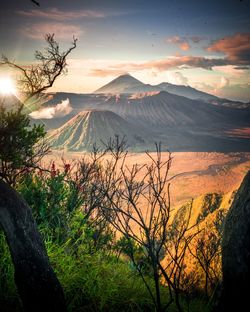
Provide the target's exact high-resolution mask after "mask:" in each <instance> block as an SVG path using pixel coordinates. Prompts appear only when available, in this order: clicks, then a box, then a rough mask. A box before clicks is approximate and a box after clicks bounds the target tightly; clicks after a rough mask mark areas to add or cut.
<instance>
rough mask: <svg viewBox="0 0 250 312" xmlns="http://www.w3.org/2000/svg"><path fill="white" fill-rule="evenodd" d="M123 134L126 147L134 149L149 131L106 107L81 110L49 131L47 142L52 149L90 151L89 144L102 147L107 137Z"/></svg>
mask: <svg viewBox="0 0 250 312" xmlns="http://www.w3.org/2000/svg"><path fill="white" fill-rule="evenodd" d="M116 136H119V138H120V139H122V138H124V139H125V140H126V144H127V146H128V147H133V149H136V148H137V147H138V148H140V146H146V145H147V144H150V143H149V138H150V134H149V133H146V130H145V129H141V128H139V127H137V126H135V125H133V124H130V123H129V122H127V121H126V120H124V119H123V118H122V117H120V116H118V115H117V114H115V113H113V112H111V111H106V110H97V109H94V110H85V111H82V112H80V113H78V114H77V115H76V116H74V117H73V118H72V119H70V120H69V121H68V122H66V123H65V124H64V125H63V126H62V127H60V128H58V129H56V130H54V131H52V132H51V133H50V135H49V137H48V140H49V143H50V144H51V145H52V147H53V148H56V149H67V150H69V151H90V150H93V146H96V147H98V148H101V149H102V148H104V147H105V145H106V144H108V142H109V141H110V139H114V138H115V137H116Z"/></svg>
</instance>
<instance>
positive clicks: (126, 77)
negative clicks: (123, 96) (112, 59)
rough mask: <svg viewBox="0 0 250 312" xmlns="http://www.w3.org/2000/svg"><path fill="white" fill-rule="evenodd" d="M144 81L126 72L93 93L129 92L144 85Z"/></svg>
mask: <svg viewBox="0 0 250 312" xmlns="http://www.w3.org/2000/svg"><path fill="white" fill-rule="evenodd" d="M144 86H145V85H144V83H142V82H141V81H140V80H138V79H136V78H134V77H133V76H131V75H130V74H128V73H126V74H123V75H120V76H118V77H117V78H115V79H113V80H112V81H110V82H109V83H108V84H106V85H105V86H103V87H101V88H100V89H98V90H96V91H95V93H131V92H134V91H136V90H138V89H142V88H143V87H144Z"/></svg>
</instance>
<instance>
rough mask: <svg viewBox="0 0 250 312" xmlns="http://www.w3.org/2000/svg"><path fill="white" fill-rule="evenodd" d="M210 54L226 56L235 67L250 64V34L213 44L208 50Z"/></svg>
mask: <svg viewBox="0 0 250 312" xmlns="http://www.w3.org/2000/svg"><path fill="white" fill-rule="evenodd" d="M207 51H209V52H220V53H223V54H225V56H226V59H228V60H229V61H230V62H231V63H232V64H234V65H249V64H250V33H246V34H236V35H233V36H228V37H225V38H222V39H220V40H217V41H215V42H213V43H212V44H211V45H210V46H209V47H208V48H207Z"/></svg>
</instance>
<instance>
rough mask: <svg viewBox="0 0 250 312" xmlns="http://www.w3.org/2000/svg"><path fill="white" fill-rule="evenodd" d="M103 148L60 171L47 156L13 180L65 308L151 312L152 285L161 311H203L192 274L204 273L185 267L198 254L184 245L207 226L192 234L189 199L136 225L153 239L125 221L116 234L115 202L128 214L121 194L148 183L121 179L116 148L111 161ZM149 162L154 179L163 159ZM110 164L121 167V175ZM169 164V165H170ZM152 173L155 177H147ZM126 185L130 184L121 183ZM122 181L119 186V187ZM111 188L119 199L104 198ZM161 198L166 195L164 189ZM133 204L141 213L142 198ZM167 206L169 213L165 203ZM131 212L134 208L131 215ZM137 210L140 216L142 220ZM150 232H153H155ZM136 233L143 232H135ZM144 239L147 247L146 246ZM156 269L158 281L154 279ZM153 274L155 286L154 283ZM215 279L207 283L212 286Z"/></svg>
mask: <svg viewBox="0 0 250 312" xmlns="http://www.w3.org/2000/svg"><path fill="white" fill-rule="evenodd" d="M109 152H110V151H109ZM107 153H108V151H106V152H105V153H104V152H103V153H98V152H94V154H93V155H91V157H88V158H85V159H83V160H81V162H80V163H79V164H75V165H74V164H68V163H65V162H63V166H62V170H59V169H58V168H56V166H55V164H54V163H52V164H51V165H50V167H49V168H48V169H47V170H48V171H41V170H36V171H32V172H28V171H27V172H26V173H25V174H23V175H22V179H19V180H18V183H17V185H16V186H17V189H18V190H19V192H21V193H22V195H23V196H24V197H25V199H26V200H27V201H28V203H29V205H30V207H31V208H32V210H33V214H34V217H35V219H36V221H37V223H38V226H39V229H40V232H41V234H42V236H43V238H44V241H45V244H46V247H47V251H48V254H49V257H50V260H51V263H52V265H53V268H54V270H55V271H56V273H57V276H58V278H59V279H60V282H61V284H62V286H63V288H64V291H65V294H66V299H67V305H68V309H69V311H83V310H84V309H85V310H89V311H117V310H121V311H154V310H156V307H157V306H156V304H155V298H156V296H157V292H159V294H160V298H161V306H162V307H165V310H166V311H177V310H178V311H180V309H181V310H182V311H186V310H190V311H205V310H206V309H208V307H207V306H206V302H207V301H204V302H203V301H202V300H201V299H200V294H202V291H203V290H202V289H199V287H200V284H199V281H197V279H196V277H197V276H198V277H199V276H202V275H204V274H205V273H206V272H203V270H202V267H200V266H199V263H198V264H197V265H196V267H195V268H194V269H191V270H190V269H189V267H188V265H189V261H190V259H191V262H192V261H194V260H195V261H196V258H195V255H194V256H193V255H192V253H191V252H189V247H190V246H191V243H192V244H194V243H195V242H196V241H198V239H199V238H200V237H201V235H202V233H203V232H204V231H200V232H199V233H198V234H199V235H198V234H197V235H196V232H195V229H194V227H193V228H192V227H190V226H189V219H190V215H191V208H192V204H190V205H186V206H185V207H184V208H185V209H184V208H183V209H181V210H178V212H177V213H175V215H174V216H172V217H171V216H170V217H169V218H167V219H166V220H167V223H164V222H162V219H161V218H160V217H158V219H157V216H158V214H157V212H158V209H155V211H154V212H153V213H154V214H153V217H151V220H152V227H151V228H150V227H147V226H146V227H144V229H142V227H141V228H140V230H141V231H145V235H149V234H150V233H151V232H150V233H149V234H147V231H149V230H150V231H152V236H150V240H146V238H147V236H143V239H142V237H140V236H133V235H132V234H133V230H132V227H131V231H125V230H124V229H126V227H124V228H123V230H124V232H123V233H122V235H121V234H119V235H118V233H117V232H115V231H114V227H113V226H112V224H114V221H115V218H118V214H117V211H118V209H120V210H119V211H120V212H122V211H124V214H125V213H127V212H128V211H130V213H132V210H131V209H130V210H126V209H125V208H126V207H127V206H124V203H125V202H126V201H125V200H124V202H123V205H121V201H120V199H121V198H122V197H121V196H123V199H125V198H127V199H128V197H125V195H128V194H129V193H128V191H129V190H130V191H131V192H134V193H136V190H138V189H137V188H136V187H143V186H145V185H147V190H148V184H146V181H147V180H145V183H144V185H143V184H142V183H139V182H138V181H137V180H136V179H135V180H133V183H127V184H122V183H117V177H118V178H119V179H121V177H122V175H123V174H125V172H124V173H123V172H122V169H121V166H120V163H121V162H119V161H120V160H121V159H119V160H118V161H117V163H116V160H117V156H119V155H121V154H113V156H115V157H116V160H115V161H114V160H113V161H111V162H109V161H107V159H111V158H110V155H109V157H106V156H107V155H106V154H107ZM111 153H113V152H111ZM103 156H105V157H104V161H102V157H103ZM111 156H112V155H111ZM158 157H159V155H158ZM158 160H159V158H158ZM154 164H155V166H156V167H149V169H150V173H149V177H150V179H149V180H148V181H150V183H152V182H151V181H155V180H154V179H152V177H159V175H157V174H159V172H158V173H157V171H154V170H153V168H158V166H161V162H160V161H156V162H155V163H154ZM114 165H115V166H116V165H117V166H118V168H119V169H120V171H118V176H116V174H117V171H116V170H114V168H116V167H114ZM144 169H145V168H144ZM166 169H167V170H168V167H166ZM119 172H120V173H119ZM130 173H131V171H130ZM132 173H133V171H132ZM154 173H155V174H156V176H152V175H153V174H154ZM126 174H127V175H126V178H127V180H125V181H126V182H128V181H130V182H131V180H129V176H128V171H127V173H126ZM160 177H164V175H160ZM119 181H121V180H119ZM123 181H124V180H123ZM158 181H161V180H158ZM159 183H161V182H159ZM124 185H126V188H127V189H126V188H125V189H124ZM121 186H122V187H123V188H120V187H121ZM132 186H133V187H132ZM117 187H118V189H117ZM151 187H155V190H156V187H157V186H156V183H154V182H153V183H152V184H151ZM108 191H109V192H111V191H112V192H115V191H119V192H121V191H122V193H119V194H118V195H119V196H120V199H119V201H116V202H112V201H110V200H108V198H109V199H111V197H110V195H109V197H108V198H107V194H111V193H107V192H108ZM114 194H115V193H114ZM116 194H117V193H116ZM136 194H137V193H136ZM142 194H145V193H142ZM153 194H154V193H153V190H152V192H151V195H150V196H151V197H150V202H149V203H155V201H154V200H153V199H154V195H153ZM155 194H158V192H156V193H155ZM163 194H164V192H163ZM145 196H147V195H146V194H145ZM114 198H115V197H114ZM133 198H135V197H133ZM159 200H164V198H163V196H162V198H160V199H159ZM129 202H130V203H131V200H129V201H128V200H127V203H129ZM167 202H168V198H167ZM114 203H115V204H117V205H116V206H115V207H114V206H112V205H113V204H114ZM135 203H137V202H135ZM160 203H164V201H160ZM118 204H119V205H118ZM124 207H125V208H124ZM137 207H138V212H139V213H140V206H139V204H138V205H137ZM148 207H149V208H148V215H149V216H150V213H152V212H151V211H150V209H152V207H151V208H150V205H149V206H148ZM154 207H155V206H154ZM164 207H166V206H164ZM112 208H113V209H112ZM114 208H115V209H116V210H114ZM130 208H131V207H130ZM122 209H125V210H122ZM166 212H167V213H168V210H166ZM162 213H164V211H162ZM171 213H172V211H171ZM134 215H135V214H132V217H134ZM138 216H139V217H140V216H141V215H140V214H138ZM126 217H127V218H125V221H129V219H128V216H126ZM142 217H143V216H141V219H140V220H141V221H140V222H142V220H143V219H142ZM166 217H167V216H166ZM149 220H150V219H149ZM221 223H222V222H221V219H220V216H218V218H215V222H214V225H215V226H216V228H218V233H217V234H216V235H218V236H221V232H220V233H219V230H221V227H222V224H221ZM125 224H126V223H125ZM114 225H115V224H114ZM128 225H129V223H127V226H128ZM162 225H166V228H165V231H166V236H164V237H162V236H161V235H162V234H161V233H163V234H164V233H165V232H164V231H163V232H161V228H160V226H162ZM128 229H129V228H128ZM210 230H213V229H212V228H211V229H210V228H209V229H208V231H210ZM154 231H156V236H155V238H154V236H153V234H154ZM137 233H138V234H137V235H140V231H139V232H137ZM141 233H142V232H141ZM128 234H129V235H128ZM143 235H144V234H143ZM150 235H151V234H150ZM210 235H213V234H210ZM161 237H162V239H164V240H163V243H162V247H159V245H158V244H159V238H161ZM141 242H142V243H143V244H141ZM148 243H150V244H151V247H150V246H148V245H147V244H148ZM205 247H206V246H205ZM0 248H1V251H2V250H3V251H4V252H3V253H2V252H1V255H0V262H1V263H2V264H3V265H2V266H1V272H4V274H3V276H2V277H1V278H0V280H1V281H0V283H1V284H0V285H4V286H3V287H4V288H5V289H6V293H5V295H4V296H3V297H2V298H1V301H2V302H4V300H8V296H10V297H12V298H13V302H14V303H15V305H16V307H17V309H18V304H19V303H18V296H17V295H16V293H15V288H14V281H13V268H12V266H11V260H10V257H9V255H8V250H7V248H6V245H4V243H3V242H2V243H1V247H0ZM150 248H152V250H151V249H150ZM156 250H158V253H157V256H158V258H156V257H153V256H152V254H151V256H149V253H150V252H151V253H153V255H155V251H156ZM193 250H195V249H193ZM193 250H192V252H193ZM207 251H209V249H207ZM218 251H219V249H218ZM190 257H191V258H190ZM154 259H156V261H157V262H156V266H155V267H154V266H153V265H152V260H154ZM155 268H156V269H157V270H155ZM211 270H212V269H210V268H209V272H212V271H211ZM155 273H156V274H157V280H155ZM164 274H165V275H166V276H164ZM210 275H211V274H210ZM7 277H8V278H7ZM156 281H157V282H158V285H157V287H158V288H156ZM213 285H214V284H211V287H213ZM198 290H199V291H198ZM176 296H178V299H177V300H178V304H179V306H178V305H177V303H176ZM6 298H7V299H6ZM173 298H174V301H173ZM204 298H205V297H204ZM206 300H207V299H206ZM0 303H1V302H0ZM173 303H175V304H173ZM157 308H158V307H157Z"/></svg>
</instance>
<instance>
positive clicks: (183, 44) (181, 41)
mask: <svg viewBox="0 0 250 312" xmlns="http://www.w3.org/2000/svg"><path fill="white" fill-rule="evenodd" d="M167 42H168V43H172V44H176V45H177V46H178V47H179V48H180V49H181V50H183V51H187V50H189V49H190V45H189V43H188V40H187V39H186V38H184V37H179V36H173V37H170V38H168V39H167Z"/></svg>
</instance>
